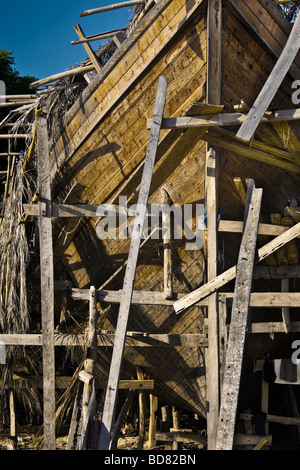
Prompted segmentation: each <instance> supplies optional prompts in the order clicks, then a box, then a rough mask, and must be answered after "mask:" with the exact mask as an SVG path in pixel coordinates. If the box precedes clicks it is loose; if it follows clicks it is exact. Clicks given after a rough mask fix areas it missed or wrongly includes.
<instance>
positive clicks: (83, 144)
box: [51, 0, 299, 417]
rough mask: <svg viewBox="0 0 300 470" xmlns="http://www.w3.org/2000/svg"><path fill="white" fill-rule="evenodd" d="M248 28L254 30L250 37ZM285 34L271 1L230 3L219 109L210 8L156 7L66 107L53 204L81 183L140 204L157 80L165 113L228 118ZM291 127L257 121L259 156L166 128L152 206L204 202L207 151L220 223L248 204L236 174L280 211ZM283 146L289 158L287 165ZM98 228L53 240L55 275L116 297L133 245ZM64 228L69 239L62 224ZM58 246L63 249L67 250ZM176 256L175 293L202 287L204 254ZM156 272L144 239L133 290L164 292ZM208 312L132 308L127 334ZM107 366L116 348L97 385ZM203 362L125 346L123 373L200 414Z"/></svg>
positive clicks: (159, 265) (229, 133)
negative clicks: (211, 84) (212, 79)
mask: <svg viewBox="0 0 300 470" xmlns="http://www.w3.org/2000/svg"><path fill="white" fill-rule="evenodd" d="M260 16H261V17H263V19H261V18H260ZM250 23H252V24H253V28H252V29H251V30H250V31H249V24H250ZM289 26H290V25H289V24H288V23H287V22H286V21H285V20H284V19H283V18H282V17H281V15H280V13H278V12H277V10H276V8H275V7H274V6H273V5H270V4H269V2H264V1H254V2H252V3H251V6H250V5H248V4H246V2H243V1H235V2H230V1H225V2H224V4H223V27H222V71H221V90H222V95H221V101H220V103H210V102H209V100H207V86H208V85H207V80H208V72H207V49H208V38H207V34H208V31H207V2H205V1H194V0H193V1H187V2H186V1H183V0H176V1H172V2H171V1H163V0H162V1H161V2H159V3H158V5H157V6H155V7H154V8H153V9H151V11H150V12H149V13H148V15H146V17H145V18H144V19H143V21H142V22H141V23H140V24H139V25H138V26H137V28H136V30H135V31H133V33H132V34H131V35H130V36H129V37H128V38H127V39H126V40H125V41H124V43H123V44H122V45H121V46H120V48H119V49H118V50H117V51H116V53H115V55H114V56H113V57H112V58H111V59H110V61H109V62H108V63H107V64H106V66H105V67H104V68H103V71H102V72H101V73H100V74H99V75H98V76H96V78H94V80H93V81H92V82H91V84H90V85H89V86H88V87H87V88H86V90H85V91H84V92H83V94H82V96H81V97H80V98H79V100H78V101H77V102H76V103H75V104H74V105H73V107H72V108H71V109H70V110H69V111H68V113H67V115H66V117H65V121H66V126H65V129H64V132H63V133H62V134H61V135H59V134H58V136H56V137H55V139H54V141H55V143H54V145H53V148H52V149H51V161H52V169H51V175H52V191H53V200H54V201H62V200H65V199H64V198H65V197H66V194H67V193H68V190H70V189H71V188H72V187H73V185H74V184H76V183H77V182H79V183H80V184H82V185H84V186H85V188H84V189H83V191H82V193H81V196H80V201H81V202H82V201H88V203H89V204H104V203H108V204H109V203H112V204H114V203H116V204H117V203H118V197H119V196H122V195H123V196H126V197H127V201H128V204H133V203H136V202H137V194H138V190H139V185H140V182H141V175H142V163H143V160H144V158H145V153H146V149H147V145H148V139H149V129H148V128H147V122H146V120H147V118H148V119H151V118H152V112H153V107H154V101H155V96H156V91H157V85H158V80H159V77H160V76H165V77H167V78H168V88H167V97H166V104H165V110H164V116H166V117H178V116H182V115H183V116H184V115H193V114H198V113H199V109H201V105H203V110H201V111H200V113H202V114H205V115H208V114H210V112H212V113H215V112H216V110H217V109H218V108H217V107H216V109H213V106H212V107H211V108H210V106H209V105H210V104H213V105H215V104H221V105H224V108H223V111H222V112H234V111H235V108H234V106H235V105H239V104H240V103H241V101H242V100H243V101H244V102H245V103H246V104H248V106H251V105H252V104H253V102H254V101H255V99H256V97H257V95H258V93H259V91H260V90H261V88H262V86H263V84H264V83H265V81H266V80H267V78H268V76H269V74H270V73H271V71H272V68H273V66H274V64H275V61H276V58H277V57H278V56H279V54H280V53H281V51H282V48H283V47H284V45H285V43H286V40H287V37H288V33H289ZM274 38H276V39H274ZM267 46H268V47H267ZM270 52H271V53H270ZM297 71H298V65H297V62H296V63H295V64H294V65H293V68H292V70H291V75H290V76H287V77H286V78H285V80H284V82H283V84H282V86H281V87H280V90H279V92H278V94H277V95H276V98H275V99H274V102H273V103H272V105H273V107H274V109H289V108H291V92H292V82H293V80H294V79H295V78H296V77H297ZM199 103H200V106H198V107H197V104H199ZM293 126H294V127H293V130H291V128H290V127H289V124H287V123H284V125H283V123H282V122H280V123H275V124H274V126H272V124H267V125H264V124H261V125H260V126H259V128H258V130H257V136H258V138H257V140H259V141H261V142H263V143H264V144H266V145H265V153H264V151H263V150H262V152H261V153H260V149H264V144H261V147H259V145H258V151H257V152H254V151H253V149H251V144H250V145H249V147H247V145H245V147H243V148H241V150H240V153H239V151H238V150H239V147H238V144H236V143H235V145H234V144H233V143H232V140H233V133H235V132H236V131H237V128H236V127H234V128H232V127H227V128H226V129H227V130H224V131H223V130H222V129H218V130H215V129H214V128H212V129H211V130H209V131H208V132H207V129H205V132H204V130H202V129H197V128H196V129H192V128H191V129H187V130H185V129H184V130H182V129H179V130H178V129H170V130H162V131H161V135H160V143H159V146H158V151H157V158H156V163H155V168H154V171H153V176H152V183H151V190H150V198H149V203H153V204H160V203H161V202H162V201H163V199H162V198H163V189H164V190H166V191H167V193H168V194H169V196H170V198H171V201H172V203H174V204H179V205H181V206H183V205H184V204H197V203H198V204H201V203H205V156H206V148H207V147H206V145H207V143H208V144H213V145H218V146H220V148H221V149H222V151H221V156H220V166H219V175H220V176H219V183H218V184H219V189H218V208H219V209H221V208H225V213H224V218H226V219H228V220H243V212H244V204H243V201H242V200H241V199H240V196H239V194H238V192H237V191H236V188H235V186H234V178H235V177H240V178H241V179H242V181H246V179H247V178H253V179H254V180H255V182H256V185H257V186H258V187H262V188H264V197H263V208H262V214H264V217H265V220H266V221H269V220H270V214H271V213H274V212H280V211H281V210H282V208H283V207H284V206H285V204H286V201H288V200H289V198H290V197H291V195H294V194H296V193H297V189H296V188H297V184H298V178H297V175H298V174H299V167H298V164H297V160H296V153H297V150H296V148H297V144H298V141H297V140H296V136H297V128H296V127H295V126H296V124H295V123H293ZM269 127H271V128H270V129H269ZM286 133H289V142H288V146H289V147H285V146H284V144H285V138H286ZM294 133H295V134H296V136H295V135H294ZM253 145H255V144H253ZM267 145H272V146H273V147H275V148H276V149H278V157H277V156H276V157H274V156H273V155H271V156H269V153H268V152H269V150H268V148H267ZM294 146H295V147H294ZM250 149H251V150H250ZM288 150H290V151H291V153H292V155H293V157H292V158H287V159H284V153H285V152H286V153H287V152H288ZM268 157H269V159H268ZM271 159H273V160H274V164H272V165H270V164H269V163H270V161H271ZM289 165H290V166H289ZM292 170H294V171H292ZM278 181H280V182H284V184H280V191H278ZM66 188H67V189H66ZM75 202H76V201H75ZM77 202H79V201H78V200H77ZM60 220H62V219H60ZM97 222H98V220H97V219H84V220H82V221H81V223H80V225H79V226H78V228H77V229H76V230H75V231H74V232H73V233H71V235H69V236H68V237H67V242H65V232H64V231H62V232H61V233H59V234H58V235H57V238H55V241H54V256H55V257H61V260H60V261H62V262H63V267H61V264H58V266H57V272H58V275H59V274H60V272H59V271H60V269H62V272H63V271H64V270H66V272H67V275H68V276H69V278H70V279H71V280H72V282H73V285H74V286H75V287H78V288H80V289H87V288H89V286H91V285H94V286H96V287H97V288H101V287H102V286H104V289H108V290H112V291H118V290H120V289H122V287H123V279H124V269H123V268H124V264H125V262H126V260H127V257H128V253H129V246H130V239H128V238H127V239H121V240H119V239H114V240H110V239H106V240H99V238H98V236H97ZM65 231H66V232H68V226H67V227H66V229H65ZM238 237H240V236H239V235H235V234H226V242H225V248H224V252H223V248H222V240H220V243H219V262H218V265H219V266H218V271H219V272H220V270H222V269H224V266H223V267H222V259H221V257H222V254H223V253H224V255H225V258H226V259H225V262H226V267H230V266H231V265H232V264H234V263H235V262H236V260H237V256H238V248H239V242H238V241H237V239H238ZM220 238H221V237H220ZM61 239H64V242H65V245H64V246H63V248H62V242H61V241H60V240H61ZM56 244H57V248H56ZM56 249H57V251H56ZM172 257H173V261H172V263H173V267H172V271H173V292H174V293H176V294H179V293H187V292H190V291H193V290H194V289H196V288H197V287H199V286H201V285H202V284H203V283H205V282H206V280H207V269H206V263H207V259H206V246H204V247H203V249H201V250H192V251H188V250H186V249H185V244H184V242H183V241H180V242H179V241H177V242H176V240H174V243H173V247H172ZM163 276H164V268H163V249H162V240H160V242H159V243H155V240H154V241H153V240H149V241H148V242H146V243H144V244H143V246H142V248H141V250H140V253H139V259H138V265H137V270H136V275H135V283H134V290H135V291H139V290H141V291H151V292H161V293H163V291H164V277H163ZM110 279H111V280H110ZM170 303H172V302H170ZM108 305H111V308H110V310H109V313H108V315H107V318H106V319H105V321H104V322H103V325H102V328H103V330H104V331H114V330H115V328H116V323H117V317H118V309H119V305H118V304H116V305H115V304H109V303H107V302H105V301H104V302H101V308H102V309H104V310H105V308H106V307H107V306H108ZM206 315H207V314H206V307H198V306H197V307H193V308H190V309H188V311H187V312H185V313H184V314H182V315H177V314H176V313H175V311H174V308H173V306H172V305H167V306H166V305H142V304H139V303H137V304H133V305H132V306H131V309H130V315H129V323H128V331H133V332H142V333H146V334H147V333H148V334H156V333H159V334H182V333H185V334H199V333H200V334H206V332H207V330H206V327H205V318H206ZM110 359H111V349H110V350H109V351H103V349H101V351H100V354H99V360H98V362H97V364H96V369H97V371H98V374H99V377H101V378H102V379H104V380H106V378H107V375H108V371H109V365H110ZM204 365H205V347H203V346H200V347H195V346H191V347H187V346H183V347H174V348H168V349H167V350H165V349H164V348H159V347H157V348H156V347H153V348H141V347H139V348H133V347H126V348H125V351H124V362H123V366H122V375H121V377H122V378H127V379H129V378H132V377H135V374H136V372H135V368H136V367H140V368H142V369H144V370H145V372H146V373H147V374H149V377H150V378H152V379H154V382H155V393H157V394H158V396H159V397H161V399H162V401H163V402H165V403H170V404H173V405H176V406H180V407H182V408H185V409H188V410H190V411H193V412H196V413H198V414H200V415H201V416H204V417H205V416H206V398H207V397H206V380H205V372H204Z"/></svg>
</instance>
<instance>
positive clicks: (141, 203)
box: [98, 77, 168, 450]
mask: <svg viewBox="0 0 300 470" xmlns="http://www.w3.org/2000/svg"><path fill="white" fill-rule="evenodd" d="M167 82H168V80H167V78H166V77H160V78H159V83H158V89H157V95H156V101H155V105H154V112H153V118H154V119H153V126H152V128H151V130H150V136H149V145H148V149H147V153H146V158H145V164H144V169H143V176H142V182H141V186H140V192H139V198H138V205H137V208H138V211H137V214H136V216H135V220H134V225H133V235H132V239H131V243H130V249H129V256H128V262H127V266H126V271H125V279H124V285H123V291H122V299H121V304H120V309H119V316H118V323H117V328H116V339H115V345H114V349H113V355H112V360H111V365H110V372H109V378H108V386H107V392H106V398H105V404H104V409H103V418H102V425H101V430H100V436H99V445H98V449H99V450H107V449H108V447H109V441H110V434H111V430H112V425H113V420H114V413H115V404H116V398H117V391H118V382H119V376H120V370H121V363H122V356H123V350H124V346H125V338H126V329H127V322H128V316H129V310H130V305H131V297H132V291H133V283H134V278H135V271H136V265H137V259H138V254H139V249H140V244H141V236H142V230H143V227H144V221H145V216H146V209H147V204H148V197H149V191H150V185H151V179H152V173H153V167H154V163H155V156H156V151H157V146H158V141H159V134H160V126H161V121H162V117H163V112H164V106H165V101H166V92H167Z"/></svg>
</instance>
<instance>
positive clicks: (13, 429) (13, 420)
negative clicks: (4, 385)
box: [9, 390, 17, 450]
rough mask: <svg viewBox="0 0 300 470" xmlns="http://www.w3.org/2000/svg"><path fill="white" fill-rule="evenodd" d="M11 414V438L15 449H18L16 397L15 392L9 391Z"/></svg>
mask: <svg viewBox="0 0 300 470" xmlns="http://www.w3.org/2000/svg"><path fill="white" fill-rule="evenodd" d="M9 414H10V436H9V437H10V440H11V443H12V446H13V450H16V449H17V422H16V410H15V399H14V392H13V391H12V390H11V391H10V392H9Z"/></svg>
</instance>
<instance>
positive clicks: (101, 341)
mask: <svg viewBox="0 0 300 470" xmlns="http://www.w3.org/2000/svg"><path fill="white" fill-rule="evenodd" d="M0 341H2V343H3V344H5V345H7V346H42V335H41V334H1V335H0ZM114 342H115V333H107V332H105V333H99V334H98V335H97V346H98V347H103V346H104V347H112V346H113V345H114ZM54 344H55V346H80V347H82V346H84V345H85V344H86V342H85V337H84V335H69V334H54ZM206 345H207V336H206V334H192V333H191V334H148V333H139V332H134V331H132V332H130V331H128V332H127V335H126V339H125V347H127V346H128V347H129V346H130V347H132V346H135V347H152V346H155V347H176V346H180V347H182V346H186V347H201V346H206Z"/></svg>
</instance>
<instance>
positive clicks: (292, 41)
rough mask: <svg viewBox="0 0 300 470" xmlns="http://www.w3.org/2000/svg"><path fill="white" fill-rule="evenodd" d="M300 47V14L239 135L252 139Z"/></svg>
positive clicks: (242, 137)
mask: <svg viewBox="0 0 300 470" xmlns="http://www.w3.org/2000/svg"><path fill="white" fill-rule="evenodd" d="M299 47H300V15H298V17H297V19H296V21H295V23H294V25H293V28H292V31H291V33H290V36H289V38H288V40H287V43H286V45H285V47H284V49H283V51H282V53H281V55H280V57H279V59H278V61H277V63H276V65H275V67H274V68H273V70H272V72H271V74H270V75H269V77H268V79H267V81H266V83H265V85H264V86H263V88H262V90H261V92H260V93H259V95H258V97H257V99H256V101H255V103H254V104H253V106H252V108H251V109H250V111H249V113H248V116H247V119H246V120H245V122H244V123H243V124H242V125H241V127H240V129H239V131H238V132H237V137H239V138H241V139H244V140H247V141H250V140H251V138H252V137H253V135H254V133H255V130H256V128H257V126H258V125H259V124H260V122H261V119H262V117H263V115H264V113H265V112H266V110H267V109H268V107H269V105H270V103H271V101H272V99H273V98H274V96H275V94H276V92H277V90H278V88H279V87H280V85H281V83H282V81H283V79H284V77H285V76H286V74H287V72H288V71H289V69H290V67H291V65H292V63H293V61H294V59H295V57H296V55H297V53H298V51H299Z"/></svg>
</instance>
